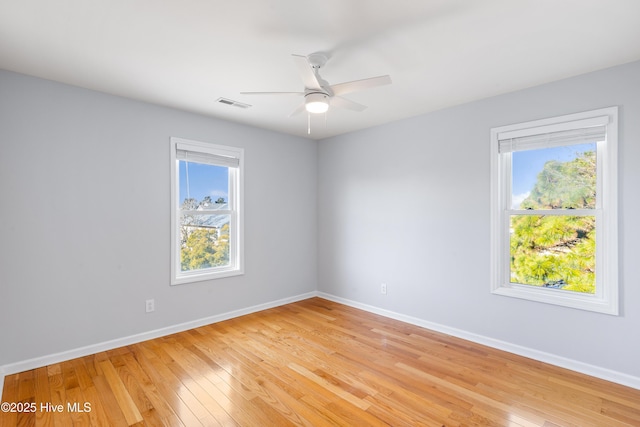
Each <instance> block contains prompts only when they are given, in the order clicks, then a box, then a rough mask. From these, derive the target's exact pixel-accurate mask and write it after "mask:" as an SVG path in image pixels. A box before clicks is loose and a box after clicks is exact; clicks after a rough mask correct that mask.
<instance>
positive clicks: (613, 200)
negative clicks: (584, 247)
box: [490, 107, 619, 315]
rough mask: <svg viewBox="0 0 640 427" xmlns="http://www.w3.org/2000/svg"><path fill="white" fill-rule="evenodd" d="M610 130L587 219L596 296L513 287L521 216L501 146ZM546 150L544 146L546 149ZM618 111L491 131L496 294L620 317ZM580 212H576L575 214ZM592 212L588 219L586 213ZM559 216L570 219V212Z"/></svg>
mask: <svg viewBox="0 0 640 427" xmlns="http://www.w3.org/2000/svg"><path fill="white" fill-rule="evenodd" d="M593 123H603V124H604V125H605V129H606V130H605V138H604V141H601V142H598V143H597V144H596V157H597V160H596V162H597V165H596V168H597V178H596V179H597V184H596V185H597V188H596V208H595V209H590V210H586V211H585V212H583V214H589V215H594V216H595V217H596V230H597V234H596V275H595V276H596V292H595V294H582V293H579V292H573V291H566V290H561V289H549V288H545V287H538V286H530V285H523V284H517V283H511V278H510V249H509V238H510V236H509V218H510V215H512V214H520V213H522V214H535V213H538V214H545V215H553V214H554V212H553V211H551V212H550V211H535V212H532V211H530V210H527V211H518V210H515V209H512V204H511V196H512V194H511V193H512V191H511V152H500V149H499V144H500V141H501V140H502V141H504V140H506V139H508V138H516V137H527V136H534V135H543V134H548V133H551V132H558V131H569V130H572V129H583V128H588V127H589V126H591V124H593ZM543 147H544V145H540V148H543ZM617 158H618V107H608V108H602V109H598V110H593V111H587V112H582V113H576V114H569V115H565V116H560V117H553V118H549V119H543V120H536V121H531V122H526V123H519V124H514V125H509V126H501V127H497V128H493V129H491V248H490V251H491V253H490V258H491V292H492V293H493V294H497V295H504V296H509V297H515V298H522V299H527V300H531V301H538V302H543V303H548V304H555V305H560V306H565V307H571V308H576V309H582V310H589V311H595V312H599V313H606V314H611V315H618V312H619V308H618V305H619V302H618V298H619V297H618V199H617V194H618V191H617V186H618V184H617V161H618V160H617ZM572 212H576V213H578V212H577V211H572ZM587 212H588V213H587ZM556 214H562V215H567V211H566V210H562V211H560V212H557V213H556Z"/></svg>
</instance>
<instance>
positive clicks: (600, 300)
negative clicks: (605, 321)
mask: <svg viewBox="0 0 640 427" xmlns="http://www.w3.org/2000/svg"><path fill="white" fill-rule="evenodd" d="M491 292H492V293H493V294H496V295H503V296H508V297H513V298H520V299H526V300H529V301H536V302H542V303H546V304H553V305H560V306H563V307H570V308H576V309H579V310H587V311H594V312H597V313H604V314H610V315H614V316H617V315H618V302H617V301H613V300H611V299H607V298H606V297H600V296H596V295H590V294H580V293H576V292H571V291H563V290H561V289H546V288H540V287H537V286H527V285H518V284H510V285H508V286H500V287H497V288H495V289H493V290H492V291H491Z"/></svg>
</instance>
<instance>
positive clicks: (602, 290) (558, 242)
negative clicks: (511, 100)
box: [491, 107, 618, 315]
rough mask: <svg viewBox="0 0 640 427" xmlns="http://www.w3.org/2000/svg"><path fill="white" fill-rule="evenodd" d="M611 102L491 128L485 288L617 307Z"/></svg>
mask: <svg viewBox="0 0 640 427" xmlns="http://www.w3.org/2000/svg"><path fill="white" fill-rule="evenodd" d="M617 123H618V109H617V107H611V108H604V109H600V110H595V111H589V112H585V113H577V114H571V115H567V116H562V117H555V118H551V119H545V120H538V121H534V122H528V123H521V124H516V125H510V126H503V127H499V128H495V129H492V130H491V209H492V212H491V238H492V239H491V291H492V292H493V293H494V294H499V295H506V296H510V297H517V298H524V299H529V300H533V301H539V302H545V303H550V304H556V305H562V306H566V307H573V308H578V309H583V310H591V311H597V312H601V313H608V314H614V315H617V314H618V276H617V266H618V253H617V252H618V239H617V175H616V174H617V171H616V164H617Z"/></svg>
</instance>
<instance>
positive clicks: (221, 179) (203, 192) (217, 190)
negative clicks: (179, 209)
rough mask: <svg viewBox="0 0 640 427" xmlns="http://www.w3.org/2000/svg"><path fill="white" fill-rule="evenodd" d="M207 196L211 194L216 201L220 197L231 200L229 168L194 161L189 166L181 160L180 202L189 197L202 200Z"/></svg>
mask: <svg viewBox="0 0 640 427" xmlns="http://www.w3.org/2000/svg"><path fill="white" fill-rule="evenodd" d="M187 169H188V171H189V176H188V179H187ZM187 183H188V185H189V187H188V188H187ZM206 196H210V197H211V200H212V201H214V202H215V201H216V200H217V199H218V198H220V197H222V198H223V199H224V200H225V201H228V200H229V168H226V167H223V166H213V165H206V164H202V163H192V162H189V165H188V168H187V162H185V161H182V160H181V161H180V197H179V200H180V204H182V203H183V202H184V200H185V199H187V198H188V197H190V198H192V199H196V200H197V201H198V202H200V201H202V199H204V198H205V197H206Z"/></svg>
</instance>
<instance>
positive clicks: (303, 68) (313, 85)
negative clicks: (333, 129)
mask: <svg viewBox="0 0 640 427" xmlns="http://www.w3.org/2000/svg"><path fill="white" fill-rule="evenodd" d="M292 56H293V60H294V62H295V64H296V65H297V67H298V71H299V72H300V77H301V78H302V82H303V83H304V92H240V93H241V94H242V95H299V96H304V102H303V103H302V104H300V106H298V107H297V108H296V109H295V110H293V112H292V113H291V114H290V115H289V117H291V116H295V115H296V114H300V113H301V112H302V111H304V110H306V111H307V112H309V113H311V114H318V113H325V112H326V111H327V110H328V109H329V106H330V105H331V106H332V107H340V108H346V109H348V110H353V111H363V110H365V109H366V108H367V107H366V106H365V105H362V104H358V103H357V102H353V101H350V100H348V99H346V98H343V97H342V95H345V94H348V93H351V92H357V91H360V90H365V89H369V88H372V87H376V86H382V85H387V84H391V77H389V76H388V75H387V76H379V77H371V78H368V79H363V80H355V81H351V82H346V83H338V84H335V85H330V84H329V83H328V82H327V81H326V80H324V79H323V78H322V77H320V74H319V73H318V71H319V70H320V68H322V67H323V66H324V65H325V64H326V63H327V60H328V59H329V57H328V56H327V55H326V54H324V53H321V52H319V53H312V54H311V55H309V56H303V55H295V54H294V55H292Z"/></svg>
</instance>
